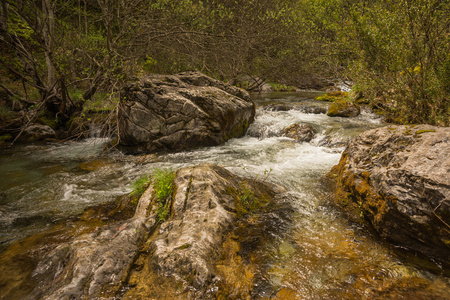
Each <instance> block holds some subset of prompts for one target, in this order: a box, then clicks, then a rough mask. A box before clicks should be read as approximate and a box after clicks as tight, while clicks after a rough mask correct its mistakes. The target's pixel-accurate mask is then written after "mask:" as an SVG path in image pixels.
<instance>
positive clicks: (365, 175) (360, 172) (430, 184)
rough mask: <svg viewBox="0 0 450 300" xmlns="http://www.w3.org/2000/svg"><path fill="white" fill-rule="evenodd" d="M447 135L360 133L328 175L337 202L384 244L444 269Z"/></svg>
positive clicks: (427, 130) (420, 130)
mask: <svg viewBox="0 0 450 300" xmlns="http://www.w3.org/2000/svg"><path fill="white" fill-rule="evenodd" d="M449 172H450V130H449V128H448V127H433V126H429V125H419V126H395V125H391V126H386V127H383V128H379V129H373V130H369V131H366V132H364V133H362V134H360V135H359V136H358V137H356V138H355V139H353V140H352V141H351V142H350V143H349V145H348V146H347V148H346V150H345V151H344V153H343V154H342V157H341V160H340V162H339V165H337V166H335V167H334V168H333V170H332V171H331V173H330V174H329V175H330V176H332V177H334V178H335V179H336V181H337V192H336V200H337V202H338V203H339V204H341V205H342V206H344V207H346V208H347V209H349V210H350V209H353V211H354V212H356V213H359V211H360V212H361V214H363V215H364V217H365V218H367V219H368V220H369V221H370V222H371V224H372V225H373V226H374V228H375V229H376V231H377V232H378V233H379V234H380V235H381V236H382V237H383V238H385V239H386V240H388V241H390V242H392V243H394V244H395V245H399V246H402V247H406V248H408V249H410V250H413V251H416V252H419V253H422V254H424V255H426V256H427V257H430V258H433V259H435V260H437V261H440V262H441V263H443V264H445V265H446V267H447V268H448V257H450V227H449V224H450V177H449Z"/></svg>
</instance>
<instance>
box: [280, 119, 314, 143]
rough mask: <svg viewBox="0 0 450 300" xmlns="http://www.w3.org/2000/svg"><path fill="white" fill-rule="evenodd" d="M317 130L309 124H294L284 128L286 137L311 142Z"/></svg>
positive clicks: (283, 132)
mask: <svg viewBox="0 0 450 300" xmlns="http://www.w3.org/2000/svg"><path fill="white" fill-rule="evenodd" d="M316 133H317V130H315V129H314V127H312V126H311V125H308V124H293V125H291V126H288V127H286V128H284V129H283V130H282V134H283V136H285V137H288V138H292V139H294V140H296V141H297V142H299V143H301V142H310V141H311V140H312V139H313V138H314V136H315V135H316Z"/></svg>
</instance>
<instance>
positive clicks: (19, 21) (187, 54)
mask: <svg viewBox="0 0 450 300" xmlns="http://www.w3.org/2000/svg"><path fill="white" fill-rule="evenodd" d="M449 16H450V1H449V0H371V1H368V0H367V1H364V0H204V1H199V0H22V1H21V0H17V1H9V0H1V8H0V52H1V58H0V120H1V122H0V123H1V124H0V125H1V130H2V132H0V133H1V134H5V133H8V130H10V131H11V132H12V131H13V130H16V131H17V128H20V127H23V126H24V125H26V124H29V123H32V122H35V121H36V120H38V119H39V120H41V122H45V123H46V124H49V125H51V127H53V128H65V129H67V128H68V127H70V126H72V125H73V124H72V123H73V121H74V118H76V117H80V116H84V114H85V113H87V112H89V111H97V112H98V111H102V110H104V111H108V112H114V109H115V107H116V105H115V104H116V103H117V99H118V97H117V95H118V93H119V92H120V90H121V89H122V87H123V86H124V85H125V84H126V83H127V82H129V81H130V80H134V79H135V78H138V77H139V76H142V75H144V74H148V73H164V74H168V73H178V72H182V71H188V70H199V71H202V72H204V73H206V74H208V75H210V76H212V77H215V78H217V79H221V80H224V81H226V82H229V83H231V84H235V85H240V86H242V87H244V88H247V89H249V90H251V89H255V88H256V87H257V85H258V84H260V83H262V82H264V81H265V82H271V83H276V84H278V85H282V86H296V87H302V88H317V87H320V86H324V83H326V82H328V81H329V80H331V79H336V78H339V79H344V80H348V81H351V82H352V83H353V87H352V92H351V93H350V97H349V100H357V99H360V98H364V100H365V101H366V102H368V103H369V104H370V105H372V106H373V107H374V108H377V109H378V110H379V111H382V112H383V113H384V114H385V115H386V116H387V118H388V119H389V120H392V121H394V122H397V123H410V124H412V123H428V124H434V125H440V126H449V116H450V111H449V110H450V108H449V99H450V96H449V95H450V55H449V53H450V18H449ZM111 115H114V114H113V113H112V114H111ZM6 136H8V134H6ZM8 138H11V136H8Z"/></svg>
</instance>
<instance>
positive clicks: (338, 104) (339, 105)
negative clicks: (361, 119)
mask: <svg viewBox="0 0 450 300" xmlns="http://www.w3.org/2000/svg"><path fill="white" fill-rule="evenodd" d="M360 113H361V109H360V107H359V106H358V105H356V104H353V103H351V102H348V101H345V100H335V101H334V102H333V104H331V106H330V108H329V109H328V112H327V116H329V117H344V118H348V117H356V116H358V115H359V114H360Z"/></svg>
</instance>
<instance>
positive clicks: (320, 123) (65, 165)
mask: <svg viewBox="0 0 450 300" xmlns="http://www.w3.org/2000/svg"><path fill="white" fill-rule="evenodd" d="M316 95H318V93H317V92H302V93H300V92H297V93H291V94H287V93H284V94H276V93H273V94H266V95H259V96H255V101H256V103H257V106H258V107H257V113H256V120H255V123H254V124H252V125H251V127H250V129H249V134H247V135H246V136H244V137H243V138H239V139H232V140H230V141H228V142H227V143H225V144H224V145H222V146H218V147H210V148H202V149H198V150H194V151H188V152H180V153H173V154H165V155H150V156H145V157H136V156H128V155H124V154H122V153H119V152H112V153H108V154H102V149H103V146H104V144H105V143H106V142H107V139H101V138H89V139H86V140H83V141H78V142H67V143H62V144H61V143H58V144H56V143H55V144H51V145H45V146H44V145H26V146H16V147H14V148H13V149H12V150H3V151H2V152H0V251H4V250H5V249H6V247H7V246H8V245H10V244H11V243H13V242H15V241H17V240H19V239H21V238H24V237H26V236H29V235H32V234H35V233H38V232H41V231H43V230H45V229H48V228H50V227H51V226H52V225H53V224H55V223H56V222H58V221H61V220H63V219H64V218H67V217H68V216H72V215H76V214H79V213H81V212H82V211H83V209H84V208H86V207H88V206H92V205H95V204H99V203H102V202H106V201H111V200H114V199H115V198H116V197H117V196H120V195H123V194H126V193H128V192H130V191H131V182H132V181H133V180H135V179H136V178H138V177H139V176H141V175H143V174H148V173H150V172H151V170H152V169H155V168H172V169H173V170H176V169H178V168H180V167H185V166H190V165H197V164H200V163H205V162H208V163H213V164H218V165H221V166H224V167H225V168H227V169H228V170H230V171H231V172H234V173H236V174H239V175H242V176H246V177H257V176H258V177H259V178H262V177H265V175H264V174H266V175H267V174H268V177H267V179H266V180H267V181H273V182H277V183H280V184H282V185H284V186H286V187H287V188H289V189H290V190H292V191H294V192H296V193H298V194H299V199H300V201H298V202H297V203H292V205H293V207H294V211H295V213H294V220H295V222H294V227H293V228H292V229H291V230H290V232H289V234H284V235H283V236H279V237H273V239H271V240H273V241H276V242H274V243H272V244H268V245H265V246H264V249H261V250H260V251H261V255H264V256H269V257H270V265H269V266H267V265H265V266H261V267H258V268H257V269H258V270H261V274H258V276H260V277H261V278H264V280H265V281H266V282H268V283H270V285H271V286H272V287H273V286H275V287H277V291H278V293H277V295H278V296H277V297H282V296H283V295H284V297H285V298H280V299H377V298H392V299H431V298H428V296H431V295H432V296H433V297H434V298H433V299H436V296H438V298H440V297H441V298H442V299H450V288H449V287H450V280H449V278H448V277H444V276H442V275H438V274H436V272H434V273H431V272H428V271H426V270H425V269H423V268H421V267H417V265H415V264H413V263H412V262H410V261H408V260H405V259H404V258H401V257H400V256H398V255H397V254H396V252H395V251H393V247H390V246H389V245H386V243H384V242H383V241H381V240H380V239H379V238H378V237H377V236H376V235H375V234H373V233H372V232H371V231H370V229H369V228H368V227H367V226H365V225H363V224H362V223H353V222H350V221H348V220H347V219H346V218H345V216H344V214H343V213H341V212H340V211H339V209H337V208H336V207H334V206H333V205H331V204H330V202H329V199H328V197H329V191H327V189H326V188H325V185H324V184H323V182H322V180H321V179H322V177H323V176H324V175H325V174H326V173H327V172H328V171H329V170H330V169H331V168H332V167H333V166H334V165H336V164H337V163H338V162H339V159H340V156H341V153H342V151H343V150H344V146H343V142H345V141H346V140H347V139H348V138H350V137H352V136H355V135H357V134H358V133H360V132H362V131H364V130H367V129H371V128H376V127H379V126H383V125H384V124H383V122H382V121H381V119H380V118H379V117H378V116H376V115H374V114H371V113H368V112H364V111H363V112H362V114H361V115H360V116H358V117H356V118H330V117H328V116H326V114H307V113H303V112H301V111H298V110H288V111H270V110H264V109H263V106H264V105H267V104H280V103H281V104H301V105H313V106H322V107H326V106H327V105H329V103H321V102H317V101H314V100H312V99H313V97H314V96H316ZM296 122H299V123H306V124H310V125H312V126H313V127H314V128H315V129H316V130H317V132H318V133H317V135H316V137H315V138H314V139H313V140H312V141H311V142H309V143H296V142H295V141H294V140H292V139H289V138H285V137H274V136H272V134H271V133H273V132H277V131H280V130H281V129H283V128H284V127H286V126H289V125H292V124H294V123H296ZM267 297H270V295H267V294H265V291H264V289H261V293H260V294H259V295H258V294H256V295H255V298H267Z"/></svg>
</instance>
